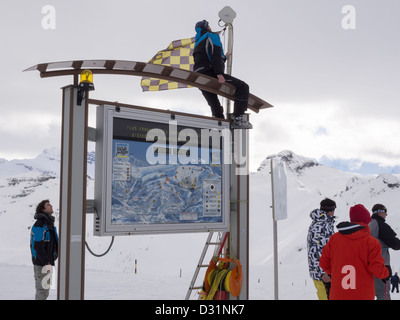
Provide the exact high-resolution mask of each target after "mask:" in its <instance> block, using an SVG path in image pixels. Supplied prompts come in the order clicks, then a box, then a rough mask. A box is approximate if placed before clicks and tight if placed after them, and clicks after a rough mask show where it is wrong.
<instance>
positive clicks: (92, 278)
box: [0, 264, 400, 300]
mask: <svg viewBox="0 0 400 320" xmlns="http://www.w3.org/2000/svg"><path fill="white" fill-rule="evenodd" d="M0 273H1V274H2V275H3V276H2V277H1V278H0V288H7V290H0V300H33V299H34V296H35V287H34V280H33V267H31V266H15V265H7V264H0ZM253 273H254V272H251V274H250V278H251V279H250V299H251V300H272V299H274V288H273V279H269V280H268V279H266V280H264V281H263V280H260V282H258V278H257V277H252V274H253ZM85 276H86V281H85V299H87V300H183V299H184V298H185V294H186V291H187V288H188V285H189V283H190V280H191V276H192V275H189V274H187V275H182V277H180V275H179V274H177V275H176V276H165V277H150V276H149V275H143V274H140V273H138V274H136V275H135V274H134V273H133V272H132V273H123V272H106V271H96V270H86V274H85ZM280 278H286V277H285V275H284V274H282V275H281V276H280ZM280 281H281V282H282V283H281V284H280V286H279V299H282V300H316V295H315V289H314V286H313V284H312V282H311V280H310V279H298V281H293V282H288V281H285V280H284V279H280ZM48 299H49V300H56V299H57V290H56V286H54V288H52V289H50V296H49V298H48ZM392 300H400V294H396V293H393V294H392Z"/></svg>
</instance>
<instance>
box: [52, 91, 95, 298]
mask: <svg viewBox="0 0 400 320" xmlns="http://www.w3.org/2000/svg"><path fill="white" fill-rule="evenodd" d="M77 93H78V88H77V87H76V86H72V85H71V86H67V87H65V88H63V115H62V146H61V181H60V238H59V242H60V243H59V259H58V264H59V268H58V292H57V298H58V299H59V300H83V299H84V282H85V279H84V276H85V226H86V217H85V215H86V162H87V138H88V129H87V127H88V125H87V124H88V103H87V94H86V97H85V98H84V99H83V101H82V105H77Z"/></svg>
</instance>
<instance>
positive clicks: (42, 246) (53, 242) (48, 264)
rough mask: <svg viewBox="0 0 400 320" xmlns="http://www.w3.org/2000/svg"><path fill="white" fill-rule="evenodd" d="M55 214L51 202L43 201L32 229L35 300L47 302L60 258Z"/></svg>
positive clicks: (31, 244)
mask: <svg viewBox="0 0 400 320" xmlns="http://www.w3.org/2000/svg"><path fill="white" fill-rule="evenodd" d="M53 213H54V211H53V206H52V205H51V204H50V201H49V200H43V201H41V202H40V203H39V204H38V206H37V208H36V213H35V219H36V222H35V224H34V225H33V226H32V229H31V241H30V247H31V254H32V262H33V271H34V277H35V287H36V294H35V300H46V299H47V297H48V296H49V291H50V283H49V281H48V280H49V278H50V276H51V272H52V271H53V266H54V262H55V261H56V260H57V257H58V235H57V229H56V227H55V226H54V216H53ZM46 276H47V278H46Z"/></svg>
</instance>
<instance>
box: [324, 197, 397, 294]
mask: <svg viewBox="0 0 400 320" xmlns="http://www.w3.org/2000/svg"><path fill="white" fill-rule="evenodd" d="M370 221H371V217H370V214H369V212H368V210H367V209H366V208H365V207H364V206H363V205H361V204H357V205H355V206H353V207H351V208H350V222H341V223H339V224H338V225H337V229H338V230H339V232H336V233H335V234H334V235H332V237H331V238H330V239H329V241H328V243H327V244H326V246H325V247H324V248H323V249H322V255H321V258H320V259H319V265H320V266H321V268H322V269H324V271H325V272H327V273H329V274H331V275H332V283H331V291H330V299H331V300H373V299H374V297H375V290H374V276H375V277H377V278H379V279H383V280H384V281H387V280H388V278H389V277H388V276H389V271H388V269H387V268H386V267H385V264H384V262H385V261H384V260H383V258H382V255H381V246H380V244H379V241H378V240H376V239H375V238H374V237H373V236H372V235H371V232H370V229H369V227H368V223H369V222H370ZM381 281H382V280H381Z"/></svg>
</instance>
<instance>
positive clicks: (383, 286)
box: [370, 203, 400, 300]
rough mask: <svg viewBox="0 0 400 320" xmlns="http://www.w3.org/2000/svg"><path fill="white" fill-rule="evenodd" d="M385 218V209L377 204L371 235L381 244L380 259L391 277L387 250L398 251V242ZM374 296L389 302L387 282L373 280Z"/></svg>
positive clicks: (399, 246) (388, 284)
mask: <svg viewBox="0 0 400 320" xmlns="http://www.w3.org/2000/svg"><path fill="white" fill-rule="evenodd" d="M386 217H387V209H386V207H385V206H384V205H383V204H380V203H377V204H375V205H374V206H373V207H372V217H371V218H372V220H371V223H370V229H371V234H372V236H374V237H375V238H376V239H378V241H379V243H380V244H381V247H382V257H383V259H384V260H385V266H386V268H388V270H389V273H390V276H391V275H392V268H391V267H390V254H389V249H393V250H400V240H399V239H398V238H397V237H396V235H397V234H396V232H394V231H393V229H392V228H391V227H390V226H389V225H388V224H387V222H386V220H385V219H386ZM375 295H376V299H377V300H390V299H391V298H390V283H389V281H387V282H386V283H383V282H382V281H380V279H377V278H375Z"/></svg>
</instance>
